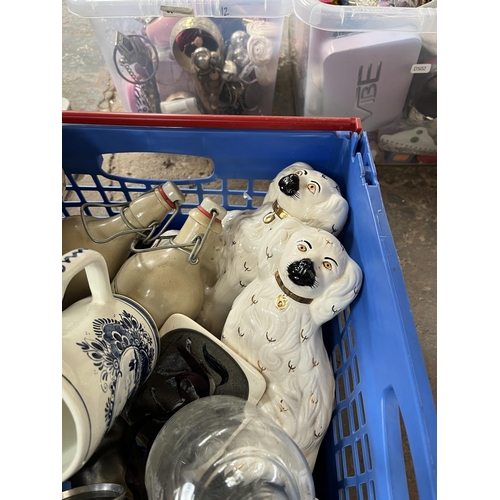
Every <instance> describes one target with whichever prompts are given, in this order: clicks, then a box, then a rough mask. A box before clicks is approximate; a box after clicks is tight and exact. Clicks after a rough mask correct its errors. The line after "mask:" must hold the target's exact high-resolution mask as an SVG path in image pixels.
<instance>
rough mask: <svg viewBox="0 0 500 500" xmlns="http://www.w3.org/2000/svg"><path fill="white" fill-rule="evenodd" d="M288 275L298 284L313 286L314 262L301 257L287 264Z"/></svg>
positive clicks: (314, 275) (314, 278)
mask: <svg viewBox="0 0 500 500" xmlns="http://www.w3.org/2000/svg"><path fill="white" fill-rule="evenodd" d="M287 271H288V277H289V278H290V280H291V281H293V283H295V284H296V285H299V286H313V285H314V283H315V281H316V273H315V272H314V264H313V263H312V260H311V259H302V260H296V261H295V262H292V263H291V264H290V265H289V266H288V269H287Z"/></svg>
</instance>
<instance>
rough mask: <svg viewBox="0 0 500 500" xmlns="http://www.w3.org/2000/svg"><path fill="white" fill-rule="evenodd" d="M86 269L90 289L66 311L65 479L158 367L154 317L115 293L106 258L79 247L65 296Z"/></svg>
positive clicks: (69, 264) (65, 262)
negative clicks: (71, 282)
mask: <svg viewBox="0 0 500 500" xmlns="http://www.w3.org/2000/svg"><path fill="white" fill-rule="evenodd" d="M82 271H84V272H85V274H86V276H87V278H88V283H89V287H90V292H91V294H90V295H89V296H88V297H85V298H82V299H80V300H79V301H77V302H75V303H74V304H72V305H70V306H69V307H67V308H65V309H64V310H63V311H62V480H63V481H66V480H67V479H69V478H70V477H71V476H72V475H73V474H75V473H76V472H78V471H79V470H80V469H81V468H82V467H83V466H84V465H85V463H86V462H87V461H88V460H89V458H90V457H91V456H92V454H93V453H94V452H95V450H96V449H97V448H98V447H99V445H100V443H101V442H102V440H103V438H104V436H105V435H106V434H107V432H108V431H109V430H110V428H111V427H112V425H113V424H114V422H115V421H116V418H117V417H118V415H119V414H120V413H121V412H122V411H123V409H124V407H125V405H126V403H127V401H128V400H129V399H130V398H131V397H132V396H133V395H134V394H135V393H136V392H137V390H138V389H139V387H140V386H141V385H142V384H143V383H144V382H145V381H146V379H147V378H148V377H149V375H150V374H151V372H152V371H153V369H154V366H155V364H156V361H157V358H158V350H159V333H158V329H157V327H156V325H155V323H154V321H153V318H152V317H151V315H150V314H149V313H148V311H146V310H145V309H144V308H143V307H142V306H140V305H139V304H137V303H136V302H134V301H133V300H131V299H130V298H128V297H125V296H121V295H113V294H112V293H111V285H110V282H109V273H108V269H107V265H106V260H105V258H104V256H103V255H102V254H100V253H99V252H97V251H95V250H91V249H85V248H77V249H75V250H72V251H70V252H68V253H66V254H64V255H63V258H62V295H63V298H64V295H65V292H66V289H67V286H68V284H69V283H70V281H71V280H72V279H73V278H74V277H75V276H76V275H77V274H78V273H81V272H82Z"/></svg>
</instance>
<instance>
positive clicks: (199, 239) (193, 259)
mask: <svg viewBox="0 0 500 500" xmlns="http://www.w3.org/2000/svg"><path fill="white" fill-rule="evenodd" d="M210 215H211V218H210V222H209V223H208V226H207V228H206V230H205V232H204V233H203V234H197V235H196V236H195V237H194V238H193V239H192V240H191V242H190V243H174V242H173V239H174V238H175V235H168V236H163V235H162V234H163V233H164V230H163V231H162V233H161V234H160V235H159V236H157V237H156V240H155V242H154V243H153V245H152V246H151V248H141V249H135V248H134V247H133V244H132V246H131V248H132V250H133V251H135V252H151V251H154V250H162V249H168V248H178V249H179V250H181V251H182V252H184V253H187V254H188V255H189V258H188V262H189V263H190V264H192V265H193V266H195V265H196V264H198V263H199V261H200V259H199V255H200V252H201V250H202V249H203V246H204V245H205V242H206V240H207V238H208V234H209V233H210V230H211V229H212V226H213V225H214V223H215V220H216V219H217V216H218V215H219V211H218V210H216V209H215V208H212V210H210ZM161 241H167V244H166V245H164V246H162V247H159V244H160V242H161Z"/></svg>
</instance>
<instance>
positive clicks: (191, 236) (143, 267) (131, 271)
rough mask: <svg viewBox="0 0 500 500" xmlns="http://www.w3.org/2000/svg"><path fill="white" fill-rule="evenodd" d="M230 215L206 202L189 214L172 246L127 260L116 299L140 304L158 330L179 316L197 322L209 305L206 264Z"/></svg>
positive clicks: (117, 284)
mask: <svg viewBox="0 0 500 500" xmlns="http://www.w3.org/2000/svg"><path fill="white" fill-rule="evenodd" d="M225 215H226V210H225V209H224V208H223V207H221V206H220V205H218V204H217V203H215V202H214V201H212V200H210V199H209V198H205V199H204V200H203V201H202V203H201V205H199V206H197V207H196V208H193V209H192V210H190V211H189V214H188V217H187V219H186V221H185V222H184V224H183V226H182V227H181V229H180V231H179V232H178V233H177V235H176V236H175V238H174V239H173V245H172V246H170V247H168V246H162V247H158V248H152V249H150V250H148V251H145V252H138V253H136V254H135V255H133V256H131V257H129V258H128V259H127V261H126V262H125V263H124V264H123V265H122V267H121V268H120V270H119V271H118V273H117V275H116V276H115V279H114V280H113V283H112V288H113V291H114V293H117V294H120V295H124V296H126V297H130V298H131V299H132V300H135V301H136V302H138V303H139V304H141V305H142V306H143V307H144V308H145V309H146V310H147V311H148V312H149V313H150V314H151V316H152V317H153V319H154V321H155V322H156V325H157V326H158V328H160V327H161V326H162V325H163V324H164V323H165V321H166V320H167V319H168V318H169V317H170V316H171V315H172V314H174V313H180V314H184V315H185V316H188V317H189V318H191V319H194V318H195V317H196V316H197V315H198V313H199V312H200V310H201V307H202V305H203V300H204V290H205V280H204V277H203V276H204V275H203V270H202V267H203V262H204V260H206V259H210V257H211V256H212V251H213V246H214V241H215V239H216V238H217V237H218V235H220V234H221V232H222V224H221V220H222V219H223V218H224V216H225ZM195 242H196V244H195ZM179 246H182V247H181V248H179ZM200 247H201V249H200ZM196 254H197V256H196Z"/></svg>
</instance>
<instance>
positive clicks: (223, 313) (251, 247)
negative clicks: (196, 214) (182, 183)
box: [196, 162, 349, 338]
mask: <svg viewBox="0 0 500 500" xmlns="http://www.w3.org/2000/svg"><path fill="white" fill-rule="evenodd" d="M348 211H349V205H348V203H347V201H346V200H345V198H343V197H342V194H341V193H340V188H339V186H338V184H337V183H336V182H335V181H334V180H333V179H331V178H330V177H327V176H326V175H324V174H322V173H321V172H319V171H317V170H315V169H314V168H312V167H311V166H310V165H308V164H307V163H303V162H297V163H293V164H292V165H290V166H288V167H287V168H285V169H284V170H282V171H281V172H280V173H279V174H278V175H277V176H276V177H275V178H274V180H273V181H272V182H271V184H270V186H269V189H268V192H267V194H266V196H265V198H264V201H263V204H262V206H261V207H259V208H257V209H255V210H232V211H229V212H228V213H227V214H226V216H225V217H224V219H223V221H222V228H223V230H222V234H221V235H220V237H219V242H220V244H219V245H218V247H219V250H220V252H218V256H217V257H216V265H215V274H214V275H213V276H208V277H206V283H207V286H206V289H205V301H204V304H203V307H202V310H201V312H200V314H199V316H198V317H197V318H196V321H197V322H198V323H199V324H201V325H202V326H203V327H205V328H206V329H207V330H209V331H210V332H211V333H213V334H214V335H215V336H216V337H218V338H220V335H221V332H222V327H223V325H224V322H225V320H226V318H227V315H228V313H229V310H230V309H231V306H232V304H233V301H234V299H235V298H236V297H237V296H238V295H239V294H240V292H241V291H242V290H243V289H244V288H245V287H246V286H247V285H248V284H249V283H250V282H251V281H252V280H254V279H255V278H256V276H257V273H258V258H257V250H258V248H259V246H260V245H261V242H262V238H263V237H264V236H265V235H266V234H267V232H268V231H270V230H271V229H272V228H273V227H274V226H275V225H276V224H277V223H278V222H279V221H280V220H282V219H286V218H288V217H295V218H297V219H300V220H301V221H303V222H304V223H305V224H307V225H309V226H312V227H317V228H321V229H323V230H325V231H328V232H330V233H332V234H334V235H338V234H339V233H340V231H341V230H342V228H343V227H344V224H345V222H346V219H347V215H348Z"/></svg>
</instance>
